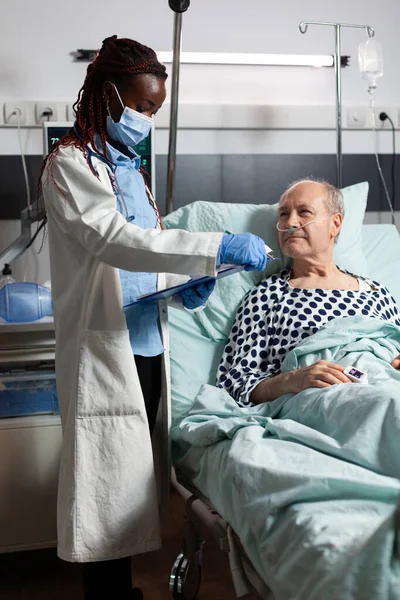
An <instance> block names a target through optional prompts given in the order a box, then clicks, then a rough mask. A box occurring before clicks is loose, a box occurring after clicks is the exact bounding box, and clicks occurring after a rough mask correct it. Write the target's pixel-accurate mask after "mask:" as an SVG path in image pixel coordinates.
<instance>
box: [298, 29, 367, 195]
mask: <svg viewBox="0 0 400 600" xmlns="http://www.w3.org/2000/svg"><path fill="white" fill-rule="evenodd" d="M309 25H324V26H329V27H334V28H335V40H336V49H335V76H336V185H337V187H338V188H341V187H342V185H343V164H342V163H343V160H342V68H341V67H342V64H341V33H342V27H351V28H355V29H365V31H366V32H367V35H368V37H370V38H372V37H374V35H375V30H374V29H373V28H372V27H371V26H370V25H350V24H348V23H329V22H324V21H302V22H301V23H300V25H299V30H300V33H307V29H308V26H309Z"/></svg>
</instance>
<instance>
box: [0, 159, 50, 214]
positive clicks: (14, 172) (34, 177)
mask: <svg viewBox="0 0 400 600" xmlns="http://www.w3.org/2000/svg"><path fill="white" fill-rule="evenodd" d="M42 160H43V158H42V156H27V157H26V168H27V171H28V177H29V183H30V190H31V200H32V201H34V200H35V199H36V189H37V181H38V177H39V173H40V167H41V164H42ZM25 206H26V188H25V179H24V173H23V170H22V162H21V157H20V156H0V219H19V216H20V213H21V208H24V207H25Z"/></svg>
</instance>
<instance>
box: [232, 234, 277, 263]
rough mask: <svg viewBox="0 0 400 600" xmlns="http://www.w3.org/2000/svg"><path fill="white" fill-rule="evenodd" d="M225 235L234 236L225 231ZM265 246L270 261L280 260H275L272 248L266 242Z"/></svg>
mask: <svg viewBox="0 0 400 600" xmlns="http://www.w3.org/2000/svg"><path fill="white" fill-rule="evenodd" d="M225 233H227V234H228V235H233V234H232V231H227V230H226V231H225ZM264 246H265V252H266V255H267V256H268V258H269V260H279V258H275V256H274V255H273V253H272V248H270V247H269V246H267V244H266V243H265V242H264Z"/></svg>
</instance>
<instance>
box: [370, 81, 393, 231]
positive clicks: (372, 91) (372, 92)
mask: <svg viewBox="0 0 400 600" xmlns="http://www.w3.org/2000/svg"><path fill="white" fill-rule="evenodd" d="M374 83H375V82H373V83H372V85H371V86H370V87H369V88H368V94H369V106H370V109H371V125H372V132H373V136H374V154H375V160H376V166H377V168H378V173H379V176H380V178H381V181H382V185H383V189H384V191H385V195H386V199H387V201H388V204H389V208H390V212H391V213H392V223H393V225H396V226H397V224H396V215H395V212H394V210H393V204H392V201H391V199H390V194H389V191H388V189H387V185H386V181H385V177H384V175H383V172H382V167H381V163H380V160H379V155H378V132H377V130H376V120H375V89H376V86H375V85H374Z"/></svg>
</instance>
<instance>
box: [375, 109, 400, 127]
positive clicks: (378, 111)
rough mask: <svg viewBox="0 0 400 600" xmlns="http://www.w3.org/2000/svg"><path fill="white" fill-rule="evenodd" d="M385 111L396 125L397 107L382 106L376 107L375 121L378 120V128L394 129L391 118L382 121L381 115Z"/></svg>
mask: <svg viewBox="0 0 400 600" xmlns="http://www.w3.org/2000/svg"><path fill="white" fill-rule="evenodd" d="M382 112H385V113H386V114H387V115H388V117H390V118H391V119H392V121H393V124H394V126H395V127H396V109H395V108H393V107H383V108H382V107H380V108H376V109H375V122H376V128H377V129H392V125H391V123H390V121H389V119H386V120H385V121H381V120H380V118H379V115H380V114H381V113H382Z"/></svg>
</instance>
